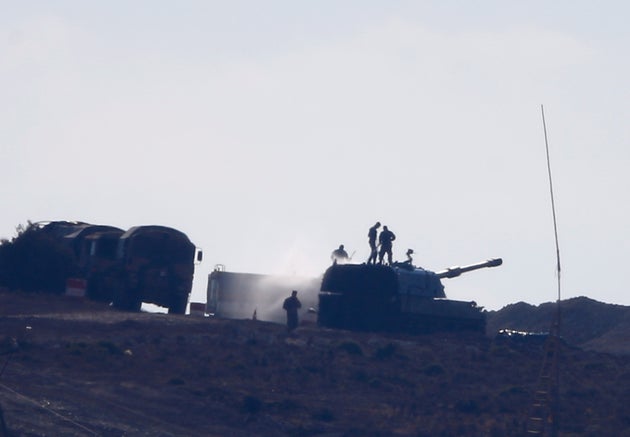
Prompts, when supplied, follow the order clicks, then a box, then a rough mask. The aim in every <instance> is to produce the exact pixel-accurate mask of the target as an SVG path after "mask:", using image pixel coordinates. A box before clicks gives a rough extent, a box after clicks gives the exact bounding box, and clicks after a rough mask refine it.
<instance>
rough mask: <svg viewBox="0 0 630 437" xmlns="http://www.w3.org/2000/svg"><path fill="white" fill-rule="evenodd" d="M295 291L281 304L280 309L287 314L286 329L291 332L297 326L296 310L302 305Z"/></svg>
mask: <svg viewBox="0 0 630 437" xmlns="http://www.w3.org/2000/svg"><path fill="white" fill-rule="evenodd" d="M297 293H298V292H297V290H293V291H292V292H291V296H289V297H287V298H286V299H285V300H284V303H283V304H282V309H284V310H285V311H286V312H287V329H288V330H289V332H291V331H293V330H294V329H295V328H297V326H298V310H299V309H300V308H302V303H301V302H300V300H299V299H298V298H297Z"/></svg>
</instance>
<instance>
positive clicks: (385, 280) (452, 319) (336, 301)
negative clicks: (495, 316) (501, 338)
mask: <svg viewBox="0 0 630 437" xmlns="http://www.w3.org/2000/svg"><path fill="white" fill-rule="evenodd" d="M502 263H503V261H502V260H501V258H496V259H490V260H488V261H485V262H481V263H477V264H472V265H468V266H465V267H451V268H448V269H446V270H443V271H440V272H432V271H429V270H425V269H423V268H420V267H415V266H413V265H412V264H411V263H410V262H407V263H394V264H393V265H392V266H385V265H370V264H345V265H338V264H337V265H332V266H330V267H329V268H328V270H326V273H325V274H324V277H323V280H322V286H321V291H320V293H319V312H318V324H319V325H320V326H323V327H329V328H339V329H349V330H361V331H398V332H410V333H419V332H433V331H445V330H448V331H477V332H485V328H486V315H485V312H484V310H483V307H480V306H477V304H476V303H475V302H465V301H457V300H451V299H447V298H446V294H445V293H444V286H443V285H442V281H441V279H443V278H454V277H457V276H459V275H461V274H462V273H466V272H469V271H472V270H477V269H481V268H484V267H495V266H499V265H501V264H502Z"/></svg>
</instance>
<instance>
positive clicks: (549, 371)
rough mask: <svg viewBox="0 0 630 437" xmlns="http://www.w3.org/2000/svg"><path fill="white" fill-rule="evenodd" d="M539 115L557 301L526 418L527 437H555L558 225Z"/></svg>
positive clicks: (558, 311)
mask: <svg viewBox="0 0 630 437" xmlns="http://www.w3.org/2000/svg"><path fill="white" fill-rule="evenodd" d="M540 112H541V114H542V123H543V131H544V134H545V150H546V152H547V173H548V175H549V193H550V196H551V212H552V216H553V232H554V238H555V243H556V268H557V272H556V273H557V279H558V298H557V300H556V310H555V312H554V315H553V320H552V322H551V329H550V330H549V337H548V338H547V341H546V342H545V351H544V355H543V363H542V367H541V370H540V374H539V377H538V384H537V388H536V391H535V393H534V397H533V402H532V405H531V407H530V413H529V415H528V420H527V425H526V427H527V428H526V432H527V435H528V436H530V435H539V436H546V435H549V436H551V437H558V413H559V408H558V407H559V402H560V401H559V392H558V387H559V383H560V379H559V372H558V355H559V339H560V298H561V293H560V290H561V288H560V272H561V269H560V245H559V243H558V224H557V221H556V205H555V201H554V196H553V179H552V177H551V161H550V159H549V141H548V140H547V124H546V123H545V110H544V108H543V105H540Z"/></svg>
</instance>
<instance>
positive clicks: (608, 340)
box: [487, 297, 630, 355]
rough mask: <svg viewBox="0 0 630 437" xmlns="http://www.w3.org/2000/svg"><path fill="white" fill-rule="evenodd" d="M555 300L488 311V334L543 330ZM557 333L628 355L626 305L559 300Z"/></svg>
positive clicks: (629, 338) (629, 310)
mask: <svg viewBox="0 0 630 437" xmlns="http://www.w3.org/2000/svg"><path fill="white" fill-rule="evenodd" d="M555 308H556V306H555V303H544V304H542V305H539V306H534V305H529V304H527V303H524V302H519V303H515V304H512V305H508V306H506V307H504V308H502V309H501V310H499V311H491V312H489V313H488V325H487V332H488V334H494V333H496V332H498V331H499V329H514V330H519V331H529V332H547V331H549V327H550V325H551V320H552V315H553V312H554V311H555ZM560 312H561V335H562V337H563V338H564V339H565V340H566V341H568V342H569V343H570V344H573V345H575V346H579V347H581V348H583V349H586V350H594V351H599V352H610V353H614V354H626V355H630V307H628V306H623V305H613V304H607V303H602V302H598V301H595V300H593V299H589V298H587V297H576V298H572V299H567V300H564V301H561V302H560Z"/></svg>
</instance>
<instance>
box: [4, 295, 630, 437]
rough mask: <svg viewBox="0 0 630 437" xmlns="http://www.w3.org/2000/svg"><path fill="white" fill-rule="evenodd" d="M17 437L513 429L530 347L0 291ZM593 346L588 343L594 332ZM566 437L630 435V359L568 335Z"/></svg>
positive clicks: (533, 371) (533, 352)
mask: <svg viewBox="0 0 630 437" xmlns="http://www.w3.org/2000/svg"><path fill="white" fill-rule="evenodd" d="M0 323H1V324H2V325H1V326H2V334H3V336H4V340H3V341H2V346H1V347H0V352H2V356H1V357H0V359H2V363H1V365H2V374H1V376H0V405H1V406H2V408H3V411H4V418H5V421H6V424H7V427H8V428H9V431H10V435H12V436H45V435H47V436H89V435H99V436H201V435H203V436H252V435H256V436H296V437H297V436H327V437H333V436H336V437H341V436H416V437H417V436H423V437H424V436H426V437H428V436H496V437H499V436H515V435H520V434H521V432H522V429H523V426H522V424H523V422H524V420H525V418H526V413H527V410H528V406H529V404H530V401H531V395H530V393H531V391H532V390H533V389H534V387H535V383H536V380H537V375H538V372H539V368H540V364H541V361H542V348H541V346H540V345H535V344H527V343H517V344H512V343H510V342H505V341H494V340H493V339H492V338H491V337H488V336H483V335H455V334H439V335H423V336H415V337H411V336H403V335H399V336H393V335H382V334H371V333H352V332H346V331H334V330H327V329H320V328H318V327H316V326H314V325H306V326H301V327H300V328H298V330H297V331H296V332H295V333H294V334H291V335H288V334H287V332H286V330H285V328H284V326H282V325H278V324H272V323H265V322H260V321H253V320H221V319H214V318H204V317H193V316H177V315H166V314H147V313H139V314H132V313H123V312H117V311H113V310H111V309H110V308H109V307H108V306H107V305H102V304H98V303H94V302H89V301H84V300H77V299H70V298H64V297H57V296H45V295H33V294H24V295H23V294H19V295H18V294H9V293H0ZM589 341H590V340H589ZM560 368H561V387H560V400H561V415H560V429H561V432H562V434H561V435H563V436H578V435H586V436H602V435H630V413H629V412H628V410H627V407H626V405H627V404H628V402H629V401H630V357H627V356H615V355H611V354H603V353H598V352H595V351H589V350H581V349H579V348H576V347H573V346H571V345H563V347H562V354H561V364H560Z"/></svg>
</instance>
